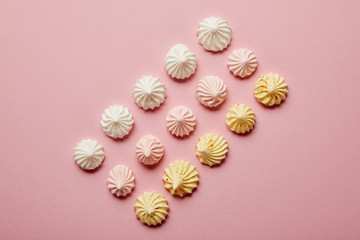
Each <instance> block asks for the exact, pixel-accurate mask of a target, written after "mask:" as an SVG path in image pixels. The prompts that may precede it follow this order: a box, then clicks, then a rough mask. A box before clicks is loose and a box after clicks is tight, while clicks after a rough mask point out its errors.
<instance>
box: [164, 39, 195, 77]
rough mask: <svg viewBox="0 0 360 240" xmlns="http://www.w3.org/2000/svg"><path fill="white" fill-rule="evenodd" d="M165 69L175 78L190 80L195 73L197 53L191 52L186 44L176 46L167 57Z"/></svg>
mask: <svg viewBox="0 0 360 240" xmlns="http://www.w3.org/2000/svg"><path fill="white" fill-rule="evenodd" d="M165 68H166V71H167V72H168V74H169V75H170V76H171V77H173V78H177V79H184V78H188V77H190V76H191V74H193V73H194V72H195V68H196V57H195V53H193V52H191V51H190V50H189V48H188V47H187V46H185V45H184V44H176V45H174V46H173V47H172V48H171V49H170V51H169V52H168V54H167V55H166V57H165Z"/></svg>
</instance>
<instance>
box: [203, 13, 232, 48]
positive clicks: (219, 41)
mask: <svg viewBox="0 0 360 240" xmlns="http://www.w3.org/2000/svg"><path fill="white" fill-rule="evenodd" d="M197 33H198V35H199V38H198V41H199V43H200V44H201V45H203V46H204V48H205V49H206V50H209V51H213V52H217V51H222V50H223V49H225V48H226V47H227V46H228V45H229V43H230V41H231V28H230V26H229V24H228V23H227V21H226V20H224V19H221V18H219V17H210V18H205V19H204V21H203V22H201V23H200V27H199V29H198V30H197Z"/></svg>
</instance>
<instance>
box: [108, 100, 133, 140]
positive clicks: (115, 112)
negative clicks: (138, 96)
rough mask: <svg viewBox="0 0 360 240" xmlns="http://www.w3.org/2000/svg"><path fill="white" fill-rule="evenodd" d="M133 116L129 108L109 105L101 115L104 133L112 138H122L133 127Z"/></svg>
mask: <svg viewBox="0 0 360 240" xmlns="http://www.w3.org/2000/svg"><path fill="white" fill-rule="evenodd" d="M133 123H134V120H133V117H132V115H131V113H130V112H129V110H128V109H127V108H126V107H123V106H118V105H114V106H110V107H109V108H107V109H105V113H104V114H103V115H102V120H101V126H102V128H103V130H104V132H105V133H106V135H108V136H110V137H113V138H123V137H124V136H126V135H128V134H129V133H130V131H131V129H132V127H133Z"/></svg>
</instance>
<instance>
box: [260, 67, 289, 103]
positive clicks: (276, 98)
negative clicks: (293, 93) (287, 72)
mask: <svg viewBox="0 0 360 240" xmlns="http://www.w3.org/2000/svg"><path fill="white" fill-rule="evenodd" d="M287 92H288V90H287V84H286V82H285V81H284V78H283V77H280V76H279V74H273V73H269V74H265V75H262V76H261V77H260V78H259V79H258V80H257V81H256V83H255V88H254V94H255V97H256V99H257V100H258V101H259V102H261V103H262V104H264V105H266V106H273V105H279V104H280V103H281V101H282V100H284V99H285V98H286V94H287Z"/></svg>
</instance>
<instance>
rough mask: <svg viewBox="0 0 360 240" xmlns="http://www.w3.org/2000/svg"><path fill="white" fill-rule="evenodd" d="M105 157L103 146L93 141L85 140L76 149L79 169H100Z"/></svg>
mask: <svg viewBox="0 0 360 240" xmlns="http://www.w3.org/2000/svg"><path fill="white" fill-rule="evenodd" d="M104 157H105V154H104V151H103V148H102V146H101V145H100V144H99V143H98V142H97V141H95V140H92V139H84V140H82V141H81V142H80V143H78V144H77V146H76V147H75V148H74V160H75V162H76V164H77V165H79V167H81V168H82V169H85V170H92V169H95V168H97V167H99V166H100V165H101V163H102V162H103V160H104Z"/></svg>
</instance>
